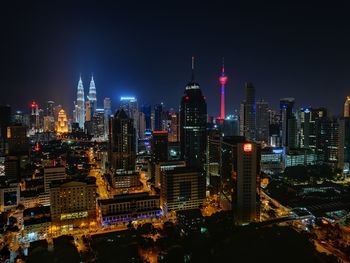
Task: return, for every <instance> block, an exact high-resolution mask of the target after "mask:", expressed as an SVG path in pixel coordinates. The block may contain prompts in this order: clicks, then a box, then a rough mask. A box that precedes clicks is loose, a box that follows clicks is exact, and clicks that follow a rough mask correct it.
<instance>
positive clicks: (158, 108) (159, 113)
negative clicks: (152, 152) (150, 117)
mask: <svg viewBox="0 0 350 263" xmlns="http://www.w3.org/2000/svg"><path fill="white" fill-rule="evenodd" d="M163 121H164V111H163V103H161V104H157V105H155V106H154V130H155V131H162V130H163Z"/></svg>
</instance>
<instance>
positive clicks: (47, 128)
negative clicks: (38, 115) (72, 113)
mask: <svg viewBox="0 0 350 263" xmlns="http://www.w3.org/2000/svg"><path fill="white" fill-rule="evenodd" d="M43 119H44V132H54V131H55V119H57V116H55V102H53V101H48V102H47V105H46V110H45V116H44V118H43Z"/></svg>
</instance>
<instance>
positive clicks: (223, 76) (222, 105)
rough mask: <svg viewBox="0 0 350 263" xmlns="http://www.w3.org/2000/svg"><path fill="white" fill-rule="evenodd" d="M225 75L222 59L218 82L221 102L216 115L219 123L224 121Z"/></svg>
mask: <svg viewBox="0 0 350 263" xmlns="http://www.w3.org/2000/svg"><path fill="white" fill-rule="evenodd" d="M227 79H228V78H227V76H226V75H225V62H224V59H222V68H221V75H220V77H219V82H220V85H221V103H220V116H219V117H218V121H219V123H220V124H222V123H223V122H224V119H225V85H226V83H227Z"/></svg>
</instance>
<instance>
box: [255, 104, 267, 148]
mask: <svg viewBox="0 0 350 263" xmlns="http://www.w3.org/2000/svg"><path fill="white" fill-rule="evenodd" d="M269 124H270V113H269V104H268V103H267V102H266V101H264V100H262V99H261V100H258V101H257V102H256V133H255V137H256V140H257V141H263V142H265V143H268V142H269Z"/></svg>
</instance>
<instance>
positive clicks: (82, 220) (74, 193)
mask: <svg viewBox="0 0 350 263" xmlns="http://www.w3.org/2000/svg"><path fill="white" fill-rule="evenodd" d="M96 188H97V186H96V178H93V177H88V178H86V179H84V180H81V181H72V180H62V181H53V182H52V183H51V185H50V204H51V205H50V210H51V219H52V224H53V225H55V226H56V227H58V228H65V229H68V230H72V229H73V227H82V226H84V225H85V226H87V227H89V226H91V225H96V219H97V218H96V212H97V206H96V204H97V202H96V197H97V193H96Z"/></svg>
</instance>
